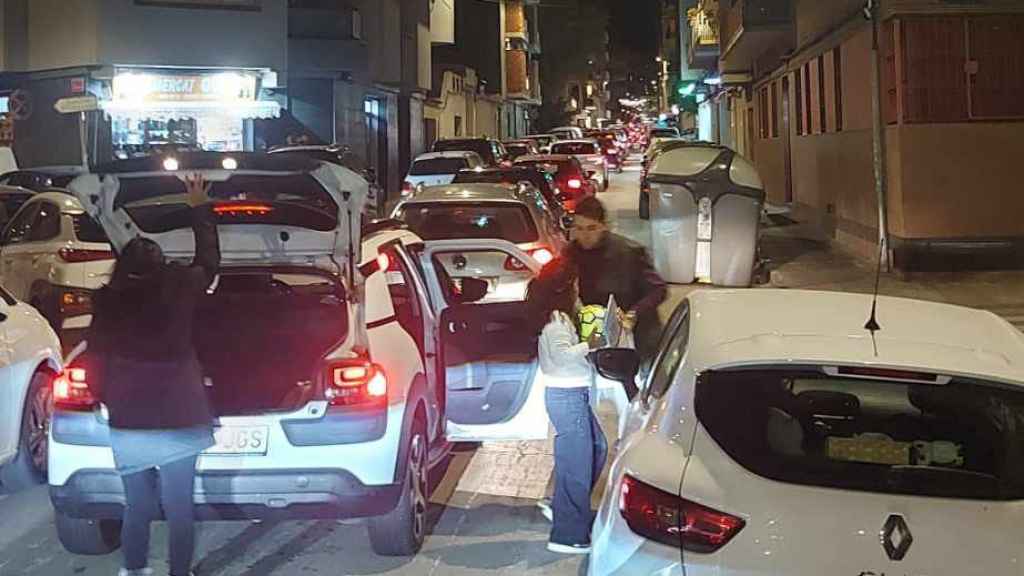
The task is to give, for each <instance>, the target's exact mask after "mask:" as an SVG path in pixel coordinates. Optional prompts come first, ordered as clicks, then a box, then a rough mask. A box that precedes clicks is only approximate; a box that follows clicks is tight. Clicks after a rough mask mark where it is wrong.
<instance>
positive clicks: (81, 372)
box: [53, 368, 97, 412]
mask: <svg viewBox="0 0 1024 576" xmlns="http://www.w3.org/2000/svg"><path fill="white" fill-rule="evenodd" d="M87 376H88V374H87V373H86V371H85V368H68V369H66V370H64V372H62V373H61V374H60V375H59V376H57V378H56V379H55V380H54V381H53V405H54V406H55V407H57V408H59V409H61V410H73V411H76V412H82V411H89V410H92V409H93V407H95V406H96V404H97V401H96V398H95V397H94V396H93V395H92V392H90V391H89V383H88V378H87Z"/></svg>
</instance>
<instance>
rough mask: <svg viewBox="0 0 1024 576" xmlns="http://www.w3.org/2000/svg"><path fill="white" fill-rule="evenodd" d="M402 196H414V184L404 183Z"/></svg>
mask: <svg viewBox="0 0 1024 576" xmlns="http://www.w3.org/2000/svg"><path fill="white" fill-rule="evenodd" d="M402 196H412V182H409V181H408V180H406V181H405V182H402Z"/></svg>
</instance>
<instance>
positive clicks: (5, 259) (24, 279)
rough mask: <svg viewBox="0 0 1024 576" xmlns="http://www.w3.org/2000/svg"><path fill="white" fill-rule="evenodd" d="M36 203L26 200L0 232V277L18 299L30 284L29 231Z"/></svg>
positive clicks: (27, 289) (36, 213) (31, 226)
mask: <svg viewBox="0 0 1024 576" xmlns="http://www.w3.org/2000/svg"><path fill="white" fill-rule="evenodd" d="M38 216H39V203H38V202H30V203H28V204H26V205H24V206H22V207H21V210H19V211H18V213H17V215H15V216H14V218H13V219H12V220H11V221H10V222H9V223H8V224H7V227H6V228H4V231H3V234H2V235H0V279H3V281H4V286H6V287H7V289H8V290H9V291H10V292H11V293H12V294H13V295H14V297H15V298H18V299H19V300H27V299H28V291H29V288H30V287H31V285H32V282H31V278H29V271H30V269H31V266H30V264H29V262H30V260H31V252H32V247H31V245H30V243H29V235H30V234H31V232H32V228H33V227H34V226H35V223H36V222H37V221H38Z"/></svg>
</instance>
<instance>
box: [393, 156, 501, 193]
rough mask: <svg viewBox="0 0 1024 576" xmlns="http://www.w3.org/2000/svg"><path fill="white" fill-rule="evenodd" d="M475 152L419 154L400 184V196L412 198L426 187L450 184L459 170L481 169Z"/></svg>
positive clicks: (481, 164)
mask: <svg viewBox="0 0 1024 576" xmlns="http://www.w3.org/2000/svg"><path fill="white" fill-rule="evenodd" d="M483 168H484V161H483V159H481V158H480V155H479V154H477V153H476V152H461V151H460V152H428V153H426V154H420V155H419V156H417V157H416V159H415V160H413V162H412V166H411V167H409V174H408V175H407V176H406V177H405V182H403V183H402V196H406V197H408V196H412V195H413V194H416V193H418V192H420V191H421V190H423V188H425V187H427V186H440V185H442V184H451V182H452V180H454V179H455V175H456V174H458V172H459V171H460V170H474V169H483Z"/></svg>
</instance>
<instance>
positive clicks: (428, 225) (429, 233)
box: [398, 202, 538, 244]
mask: <svg viewBox="0 0 1024 576" xmlns="http://www.w3.org/2000/svg"><path fill="white" fill-rule="evenodd" d="M398 218H399V219H400V220H404V221H405V222H406V223H407V224H408V225H409V228H410V229H412V231H413V232H415V233H416V234H417V235H418V236H420V237H421V238H423V239H424V240H453V239H458V238H497V239H500V240H508V241H509V242H512V243H513V244H526V243H529V242H536V241H537V239H538V234H537V226H536V224H535V223H534V222H533V217H532V216H531V215H530V211H529V210H527V208H526V206H523V205H522V204H514V203H511V202H501V203H498V202H490V203H479V204H471V203H461V202H430V203H427V202H417V203H414V204H406V205H405V206H403V207H402V209H401V210H400V211H399V213H398Z"/></svg>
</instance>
